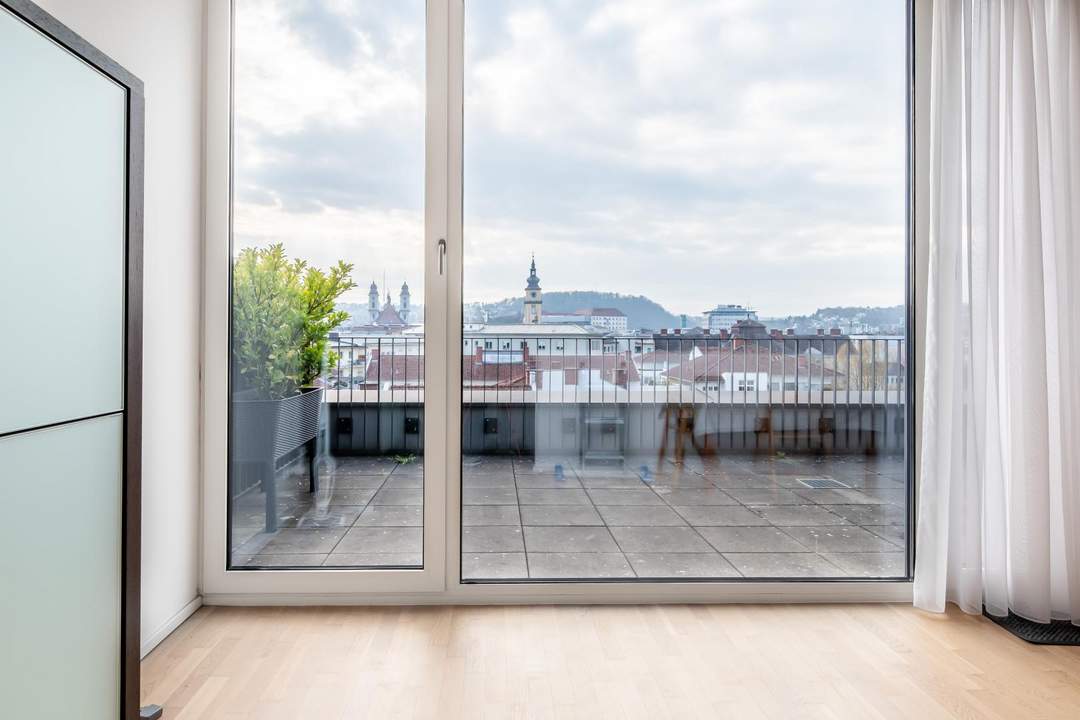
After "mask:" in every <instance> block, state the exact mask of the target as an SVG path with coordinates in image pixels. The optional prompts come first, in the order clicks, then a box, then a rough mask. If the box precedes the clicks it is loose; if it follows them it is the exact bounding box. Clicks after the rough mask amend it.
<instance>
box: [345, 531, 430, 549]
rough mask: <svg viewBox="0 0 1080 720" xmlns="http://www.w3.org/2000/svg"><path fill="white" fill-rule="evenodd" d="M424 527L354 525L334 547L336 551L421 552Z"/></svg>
mask: <svg viewBox="0 0 1080 720" xmlns="http://www.w3.org/2000/svg"><path fill="white" fill-rule="evenodd" d="M423 542H424V536H423V528H419V527H354V528H351V529H350V530H349V531H348V532H347V533H345V537H343V538H341V542H339V543H338V545H337V547H336V548H334V552H336V553H363V554H371V553H401V552H405V553H420V552H423V548H424V546H423Z"/></svg>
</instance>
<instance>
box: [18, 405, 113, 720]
mask: <svg viewBox="0 0 1080 720" xmlns="http://www.w3.org/2000/svg"><path fill="white" fill-rule="evenodd" d="M122 432H123V419H122V418H121V417H120V415H110V416H108V417H104V418H97V419H94V420H83V421H81V422H76V423H71V424H67V425H63V426H60V427H56V428H51V429H49V430H37V431H33V432H28V433H23V434H20V435H11V436H8V437H5V438H0V507H2V508H4V516H5V517H4V522H3V523H0V542H2V543H3V546H4V547H6V548H9V551H8V552H5V553H4V554H3V557H2V558H0V578H3V587H4V591H3V592H2V593H0V637H2V638H3V642H0V694H2V696H3V698H4V701H3V703H4V714H5V717H13V718H57V719H59V718H70V717H72V713H73V708H77V710H75V711H74V714H75V715H76V716H78V717H80V718H86V719H87V720H95V719H100V720H105V719H106V718H108V720H113V719H114V718H116V717H118V716H119V715H120V712H119V708H120V586H121V583H120V543H121V536H120V532H121V527H122V523H121V517H120V507H121V488H122V482H123V476H122V474H121V470H122V467H123V465H122V462H121V448H122V445H123V443H122ZM18 548H25V550H22V551H20V550H18ZM31 548H32V549H31Z"/></svg>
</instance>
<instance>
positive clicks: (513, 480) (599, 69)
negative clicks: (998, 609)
mask: <svg viewBox="0 0 1080 720" xmlns="http://www.w3.org/2000/svg"><path fill="white" fill-rule="evenodd" d="M907 19H908V3H907V2H905V0H877V1H875V2H866V1H865V0H831V1H830V2H814V3H790V2H771V1H769V0H763V1H762V2H753V3H731V2H723V1H720V0H687V1H685V2H666V3H650V2H626V1H625V0H590V1H588V2H562V1H560V0H527V1H524V2H498V1H495V0H468V2H466V3H465V7H464V42H463V57H464V69H463V77H464V93H463V109H464V128H463V137H464V155H463V169H464V180H463V190H464V198H463V200H464V229H463V232H464V258H463V269H464V273H463V283H464V285H463V288H462V291H461V298H462V301H463V327H462V338H461V339H462V347H461V350H460V355H461V357H460V362H461V379H462V388H461V389H462V396H461V403H462V404H461V414H460V417H459V418H457V419H456V421H457V422H459V423H460V434H461V452H462V471H461V473H462V481H461V482H462V486H461V499H462V505H461V513H462V515H461V521H462V532H461V557H460V563H461V566H460V567H461V578H462V580H463V581H466V582H469V581H491V582H506V581H525V580H529V581H537V580H540V581H554V580H559V581H594V580H605V581H611V580H740V579H757V580H762V579H769V580H777V579H840V578H843V579H855V578H864V579H865V578H872V579H882V578H889V579H902V578H906V577H907V576H908V572H909V553H908V549H909V538H908V528H909V523H910V503H909V498H910V477H911V475H910V472H909V466H908V463H909V462H910V453H909V446H910V443H909V427H910V425H909V414H908V408H909V405H910V403H909V402H908V398H909V373H908V361H907V358H908V345H907V331H908V304H907V297H908V294H907V273H906V268H907V257H908V256H907V253H908V246H909V242H908V232H907V231H908V216H907V211H908V204H907V200H908V196H909V191H908V177H907V158H908V127H907V118H908V80H909V73H908V69H909V67H910V65H909V54H908V52H909V51H908V33H909V31H910V28H909V25H908V21H907Z"/></svg>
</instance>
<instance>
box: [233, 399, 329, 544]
mask: <svg viewBox="0 0 1080 720" xmlns="http://www.w3.org/2000/svg"><path fill="white" fill-rule="evenodd" d="M244 395H245V394H244V393H238V394H237V395H236V396H235V397H234V398H233V406H232V436H231V440H232V448H231V454H232V463H233V476H234V477H236V476H237V473H238V470H239V468H240V466H242V465H254V466H255V467H256V468H257V472H258V473H259V479H260V483H261V485H262V488H263V491H264V492H265V493H266V531H267V532H273V531H274V530H277V479H276V473H275V468H276V465H277V461H278V460H279V459H280V458H283V457H285V456H286V455H288V454H289V453H292V452H293V451H295V450H297V449H298V448H300V447H302V446H305V445H306V446H307V447H308V463H309V466H308V470H309V472H310V477H311V485H310V490H311V492H315V490H317V489H318V472H317V462H316V459H317V456H318V453H317V450H318V437H319V410H320V408H321V407H322V402H323V390H322V388H306V389H305V390H303V391H302V392H300V393H298V394H296V395H293V396H292V397H287V398H283V399H281V400H252V399H248V398H246V397H245V396H244ZM248 397H250V396H248Z"/></svg>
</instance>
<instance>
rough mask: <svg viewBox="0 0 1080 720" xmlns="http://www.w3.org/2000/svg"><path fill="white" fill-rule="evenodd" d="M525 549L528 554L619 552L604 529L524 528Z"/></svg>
mask: <svg viewBox="0 0 1080 720" xmlns="http://www.w3.org/2000/svg"><path fill="white" fill-rule="evenodd" d="M525 549H526V550H527V551H528V552H530V553H534V552H541V553H546V552H554V553H564V552H567V553H579V552H589V553H600V552H619V547H618V546H617V545H616V544H615V541H614V540H613V539H612V538H611V533H610V532H608V530H607V528H604V527H539V526H530V525H526V526H525Z"/></svg>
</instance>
